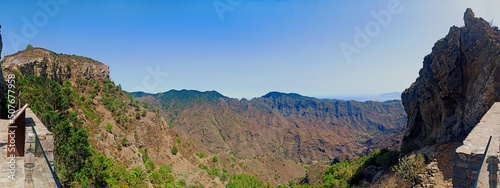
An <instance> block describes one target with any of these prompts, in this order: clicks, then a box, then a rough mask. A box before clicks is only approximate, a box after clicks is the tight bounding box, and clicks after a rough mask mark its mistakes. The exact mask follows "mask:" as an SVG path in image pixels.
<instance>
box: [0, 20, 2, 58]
mask: <svg viewBox="0 0 500 188" xmlns="http://www.w3.org/2000/svg"><path fill="white" fill-rule="evenodd" d="M0 29H2V24H1V23H0ZM2 48H3V43H2V33H0V59H2Z"/></svg>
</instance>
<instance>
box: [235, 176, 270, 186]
mask: <svg viewBox="0 0 500 188" xmlns="http://www.w3.org/2000/svg"><path fill="white" fill-rule="evenodd" d="M226 187H227V188H240V187H258V188H260V187H262V188H265V187H271V185H269V184H267V185H266V184H264V182H262V181H261V180H259V179H257V178H256V177H254V176H251V175H247V174H235V175H233V176H231V178H229V182H228V183H227V186H226Z"/></svg>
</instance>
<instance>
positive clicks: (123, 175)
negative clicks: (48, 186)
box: [15, 73, 186, 188]
mask: <svg viewBox="0 0 500 188" xmlns="http://www.w3.org/2000/svg"><path fill="white" fill-rule="evenodd" d="M15 74H16V86H17V88H16V89H17V91H16V93H17V92H18V91H22V92H21V93H22V96H21V97H20V99H21V101H22V102H29V103H30V108H31V109H32V110H33V111H34V112H35V113H36V115H37V116H38V117H39V118H40V120H41V121H42V122H43V123H44V125H45V126H47V128H48V129H49V130H50V131H51V132H52V133H53V134H54V138H55V142H54V145H55V152H54V153H55V154H56V155H55V160H56V161H57V163H56V164H55V168H56V172H57V175H58V177H59V179H60V181H61V184H63V186H64V187H117V188H122V187H134V188H135V187H138V188H140V187H148V185H147V182H148V181H150V182H151V183H152V184H153V186H154V187H176V186H178V187H185V186H186V185H185V184H186V183H185V181H184V182H183V181H179V182H178V183H177V184H176V183H175V181H174V179H175V178H174V176H173V174H172V173H171V172H170V168H169V167H168V166H165V165H161V166H160V167H159V168H157V167H156V165H155V164H154V162H153V161H152V160H151V159H150V158H149V156H148V154H147V150H146V149H142V148H141V149H139V151H140V152H141V153H142V156H143V161H144V165H145V167H146V169H145V170H144V169H141V168H139V167H135V168H132V169H131V170H127V169H126V167H125V166H124V165H123V164H121V163H120V162H118V161H116V160H115V159H112V158H108V157H106V156H105V155H104V154H102V153H99V152H97V151H95V150H94V148H93V147H92V145H91V144H90V142H89V132H88V131H87V129H86V128H85V127H84V126H83V125H84V124H83V122H84V121H82V119H81V118H85V119H88V120H92V121H86V123H87V124H91V125H90V127H92V124H94V125H95V127H97V124H99V122H100V121H96V120H99V116H97V115H96V114H98V113H96V111H95V109H96V108H95V104H94V103H93V102H92V99H93V98H94V97H95V96H97V94H98V93H99V91H103V92H105V93H107V94H105V95H106V96H105V97H103V98H102V100H103V101H108V103H107V104H108V105H109V107H110V108H114V107H116V108H117V109H119V110H120V109H121V110H122V111H121V112H120V113H118V112H117V111H115V114H116V115H120V116H121V117H119V118H117V119H118V120H121V122H122V125H123V123H124V122H126V119H127V116H126V114H125V112H126V111H125V110H126V109H128V107H127V106H126V105H128V104H127V103H126V101H124V100H121V99H120V96H123V95H122V93H123V92H122V91H121V90H118V87H116V86H114V84H113V83H112V82H109V81H106V82H105V84H104V86H103V87H107V88H104V89H103V88H101V84H99V82H98V81H96V80H80V81H79V82H78V83H77V84H83V85H80V86H81V87H73V86H72V85H71V83H70V82H69V81H68V80H66V81H63V82H62V83H58V82H56V81H53V80H50V79H47V78H44V77H38V76H22V75H20V74H18V73H15ZM49 88H50V89H49ZM89 90H90V91H89ZM111 91H113V92H111ZM86 93H90V95H85V94H86ZM103 103H104V102H103ZM80 110H81V111H83V114H78V113H77V112H78V111H80ZM120 118H121V119H120ZM112 128H113V125H111V123H107V124H106V125H105V127H104V129H105V130H106V131H107V132H110V131H111V129H112ZM127 143H128V138H127V137H126V136H123V137H122V138H121V145H126V144H127ZM121 145H118V146H119V147H120V146H121Z"/></svg>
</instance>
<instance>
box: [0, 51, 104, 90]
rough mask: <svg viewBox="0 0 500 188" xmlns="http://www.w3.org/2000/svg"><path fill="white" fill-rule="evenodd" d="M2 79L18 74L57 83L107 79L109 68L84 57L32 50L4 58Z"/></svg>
mask: <svg viewBox="0 0 500 188" xmlns="http://www.w3.org/2000/svg"><path fill="white" fill-rule="evenodd" d="M2 71H3V77H4V79H6V76H7V74H10V73H13V72H19V73H21V74H22V75H34V76H43V77H47V78H49V79H52V80H55V81H57V82H62V81H64V80H67V79H69V80H70V81H76V80H77V79H91V78H93V79H97V80H104V79H109V67H108V66H107V65H104V64H102V63H100V62H97V61H95V60H92V59H90V58H86V57H80V56H74V55H73V56H70V55H64V54H56V53H54V52H51V51H49V50H45V49H42V48H34V49H29V50H25V51H21V52H18V53H16V54H14V55H10V56H6V57H5V58H4V62H3V63H2Z"/></svg>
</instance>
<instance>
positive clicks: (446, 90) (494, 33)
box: [402, 9, 500, 151]
mask: <svg viewBox="0 0 500 188" xmlns="http://www.w3.org/2000/svg"><path fill="white" fill-rule="evenodd" d="M464 22H465V26H463V27H456V26H453V27H451V28H450V31H449V33H448V35H447V36H446V37H445V38H443V39H441V40H439V41H437V42H436V43H435V45H434V47H433V48H432V52H431V54H429V55H427V56H426V57H425V58H424V62H423V68H422V69H421V70H420V72H419V77H418V78H417V79H416V81H415V83H413V84H412V85H411V86H410V88H408V89H406V90H405V91H404V92H403V94H402V100H403V105H404V108H405V111H406V113H407V115H408V122H407V131H406V133H405V136H404V139H403V148H402V149H403V150H405V151H409V150H412V149H415V148H418V147H422V146H426V145H431V144H435V143H446V142H450V141H459V142H460V141H462V140H463V139H464V138H465V137H466V136H467V134H468V133H469V132H470V131H471V130H472V128H473V127H474V126H475V125H476V124H477V123H478V122H479V120H480V119H481V117H482V116H483V115H484V114H485V113H486V112H487V110H488V109H489V108H490V107H491V105H492V104H493V103H494V102H495V101H500V31H499V30H498V28H497V27H494V26H491V25H490V24H489V23H488V22H487V21H485V20H484V19H482V18H476V17H475V16H474V13H473V12H472V10H471V9H467V10H466V12H465V14H464Z"/></svg>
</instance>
